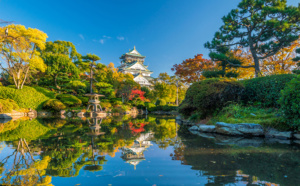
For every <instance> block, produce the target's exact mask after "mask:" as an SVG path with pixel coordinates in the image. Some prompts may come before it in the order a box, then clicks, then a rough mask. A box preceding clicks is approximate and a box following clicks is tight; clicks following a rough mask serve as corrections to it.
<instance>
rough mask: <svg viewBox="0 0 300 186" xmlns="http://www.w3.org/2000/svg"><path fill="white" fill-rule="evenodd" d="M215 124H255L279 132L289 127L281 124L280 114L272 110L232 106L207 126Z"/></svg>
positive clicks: (224, 109) (214, 117)
mask: <svg viewBox="0 0 300 186" xmlns="http://www.w3.org/2000/svg"><path fill="white" fill-rule="evenodd" d="M216 122H225V123H232V124H238V123H256V124H260V125H262V126H263V127H265V128H267V127H273V128H277V129H279V130H287V129H289V127H288V126H287V125H286V124H285V123H283V122H282V119H281V117H280V112H279V111H278V110H276V109H274V108H259V107H254V106H241V105H239V104H232V105H229V106H227V107H225V108H223V109H222V111H221V112H219V113H218V114H216V115H215V116H213V117H212V118H211V119H210V120H209V121H208V123H207V124H215V123H216Z"/></svg>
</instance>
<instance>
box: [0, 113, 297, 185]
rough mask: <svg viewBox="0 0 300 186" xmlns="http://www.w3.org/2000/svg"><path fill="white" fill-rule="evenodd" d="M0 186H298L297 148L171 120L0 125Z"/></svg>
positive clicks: (37, 121) (116, 119) (42, 121)
mask: <svg viewBox="0 0 300 186" xmlns="http://www.w3.org/2000/svg"><path fill="white" fill-rule="evenodd" d="M0 139H1V143H0V145H1V146H0V147H1V148H0V150H1V152H0V160H1V163H0V174H1V175H0V176H1V177H0V184H12V185H51V184H52V185H63V186H66V185H288V186H292V185H299V183H300V175H299V173H300V146H297V144H282V143H279V142H278V141H268V140H265V139H260V138H253V139H241V138H231V137H226V136H209V135H207V134H198V135H197V134H191V133H189V132H188V131H186V129H184V128H183V127H180V126H179V125H177V124H176V122H175V118H172V117H158V116H148V117H147V118H135V119H133V118H128V117H123V118H122V117H114V118H105V119H95V118H94V119H86V118H84V119H83V120H80V119H76V118H72V119H59V118H52V119H32V120H18V121H9V122H6V123H2V124H0Z"/></svg>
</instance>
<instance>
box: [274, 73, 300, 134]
mask: <svg viewBox="0 0 300 186" xmlns="http://www.w3.org/2000/svg"><path fill="white" fill-rule="evenodd" d="M279 103H280V105H281V109H282V111H283V112H284V120H285V122H286V123H287V124H288V125H289V126H291V127H296V128H298V129H300V75H299V76H298V77H297V78H295V79H293V80H291V81H290V82H289V83H288V84H287V85H286V87H285V88H284V89H283V90H282V91H281V97H280V100H279Z"/></svg>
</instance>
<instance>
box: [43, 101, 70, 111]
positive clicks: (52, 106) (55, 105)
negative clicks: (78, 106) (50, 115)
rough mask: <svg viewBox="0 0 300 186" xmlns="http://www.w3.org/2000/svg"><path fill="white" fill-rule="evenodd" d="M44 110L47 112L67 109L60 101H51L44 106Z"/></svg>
mask: <svg viewBox="0 0 300 186" xmlns="http://www.w3.org/2000/svg"><path fill="white" fill-rule="evenodd" d="M43 108H44V109H47V110H48V109H49V110H53V111H60V110H63V109H66V106H65V105H64V104H63V103H62V102H61V101H59V100H58V99H49V100H48V101H46V102H45V103H44V104H43Z"/></svg>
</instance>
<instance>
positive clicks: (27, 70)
mask: <svg viewBox="0 0 300 186" xmlns="http://www.w3.org/2000/svg"><path fill="white" fill-rule="evenodd" d="M28 72H29V66H28V67H27V69H26V73H25V76H24V79H23V82H22V85H21V89H22V88H23V85H24V83H25V81H26V79H27V75H28Z"/></svg>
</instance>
